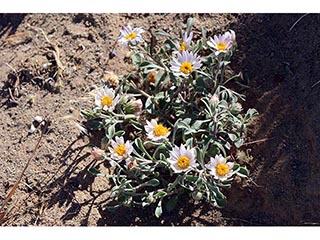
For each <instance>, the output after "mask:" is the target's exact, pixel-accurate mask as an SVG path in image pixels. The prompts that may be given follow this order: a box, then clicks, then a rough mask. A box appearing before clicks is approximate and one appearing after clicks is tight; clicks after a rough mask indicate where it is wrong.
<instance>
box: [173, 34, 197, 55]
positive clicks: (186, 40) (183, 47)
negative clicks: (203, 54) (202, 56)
mask: <svg viewBox="0 0 320 240" xmlns="http://www.w3.org/2000/svg"><path fill="white" fill-rule="evenodd" d="M192 37H193V32H190V34H189V35H188V33H187V32H186V33H184V35H183V39H182V42H181V43H176V44H175V45H176V48H177V49H179V52H183V51H187V50H188V49H189V47H190V44H191V42H192ZM176 53H178V52H176Z"/></svg>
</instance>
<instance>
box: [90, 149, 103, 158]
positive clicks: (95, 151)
mask: <svg viewBox="0 0 320 240" xmlns="http://www.w3.org/2000/svg"><path fill="white" fill-rule="evenodd" d="M91 155H92V156H93V157H94V158H95V159H97V160H99V159H102V158H104V157H105V155H106V153H105V152H104V151H103V150H102V149H100V148H97V147H94V148H93V149H92V151H91Z"/></svg>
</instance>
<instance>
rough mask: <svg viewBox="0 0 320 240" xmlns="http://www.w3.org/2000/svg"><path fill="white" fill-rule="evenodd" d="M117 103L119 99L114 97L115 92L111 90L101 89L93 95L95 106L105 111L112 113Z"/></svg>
mask: <svg viewBox="0 0 320 240" xmlns="http://www.w3.org/2000/svg"><path fill="white" fill-rule="evenodd" d="M118 102H119V97H118V96H117V97H115V91H114V90H113V89H112V88H108V87H105V88H102V89H100V90H99V91H98V92H97V93H96V95H95V104H96V106H97V107H100V108H102V109H103V110H105V111H113V109H114V107H115V106H116V105H117V103H118Z"/></svg>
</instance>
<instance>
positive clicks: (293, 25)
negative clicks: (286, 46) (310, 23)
mask: <svg viewBox="0 0 320 240" xmlns="http://www.w3.org/2000/svg"><path fill="white" fill-rule="evenodd" d="M308 14H309V13H305V14H303V15H302V16H301V17H300V18H299V19H298V20H297V21H295V22H294V24H292V26H291V28H290V29H289V32H291V30H292V29H293V28H294V27H295V26H296V25H297V24H298V22H300V21H301V20H302V18H304V17H305V16H307V15H308Z"/></svg>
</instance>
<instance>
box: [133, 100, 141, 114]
mask: <svg viewBox="0 0 320 240" xmlns="http://www.w3.org/2000/svg"><path fill="white" fill-rule="evenodd" d="M132 104H133V106H134V113H135V114H140V113H141V111H142V107H143V103H142V101H141V99H138V100H133V101H132Z"/></svg>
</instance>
